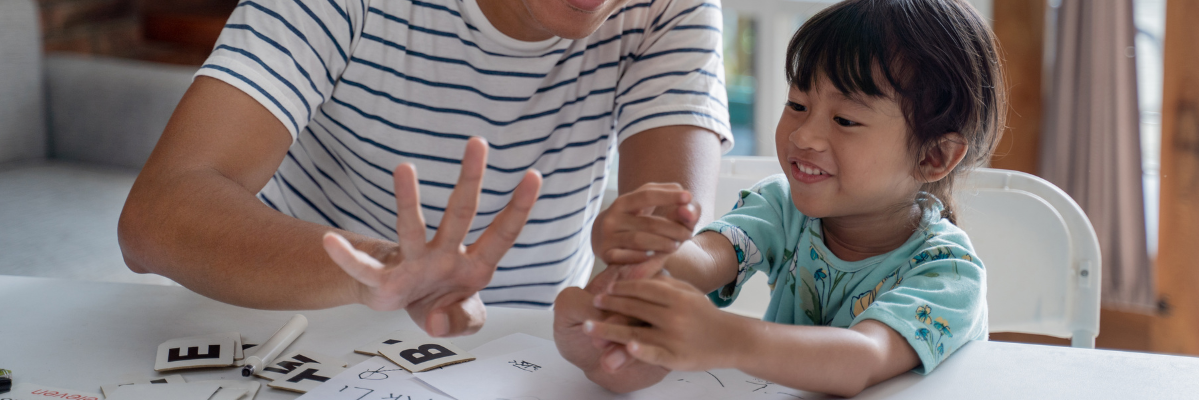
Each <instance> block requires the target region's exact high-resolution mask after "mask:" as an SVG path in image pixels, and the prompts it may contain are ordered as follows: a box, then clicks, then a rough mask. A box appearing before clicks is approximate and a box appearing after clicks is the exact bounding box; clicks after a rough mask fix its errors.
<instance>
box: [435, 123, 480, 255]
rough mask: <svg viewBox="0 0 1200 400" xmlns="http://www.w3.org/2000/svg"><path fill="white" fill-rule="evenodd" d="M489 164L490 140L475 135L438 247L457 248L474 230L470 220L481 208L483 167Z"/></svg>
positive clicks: (448, 205)
mask: <svg viewBox="0 0 1200 400" xmlns="http://www.w3.org/2000/svg"><path fill="white" fill-rule="evenodd" d="M486 167H487V141H486V140H483V138H480V137H473V138H471V139H470V140H468V141H467V149H466V150H465V151H464V152H463V158H462V171H461V172H459V174H458V183H457V184H455V185H454V191H453V192H451V193H450V200H448V201H447V203H446V212H445V213H444V214H442V223H441V224H439V226H438V231H437V235H435V236H434V237H433V242H434V243H435V244H436V245H437V246H438V247H443V248H452V249H457V248H458V246H461V245H462V243H463V240H464V239H466V237H467V232H469V231H470V230H471V220H472V219H474V218H475V211H476V210H478V209H479V191H480V189H481V188H482V187H483V170H484V168H486Z"/></svg>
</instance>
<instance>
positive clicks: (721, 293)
mask: <svg viewBox="0 0 1200 400" xmlns="http://www.w3.org/2000/svg"><path fill="white" fill-rule="evenodd" d="M737 196H738V200H737V203H736V204H735V205H734V207H733V210H732V211H730V212H729V213H727V214H725V215H724V216H722V217H721V218H720V219H718V220H717V221H714V222H713V223H711V224H709V225H708V226H705V227H704V229H702V230H701V232H707V231H713V232H717V233H720V234H721V235H722V236H724V237H725V238H726V239H728V240H729V243H730V244H731V245H732V246H733V249H734V252H735V253H736V254H737V259H738V272H737V278H736V279H735V280H734V281H733V282H730V284H729V285H726V286H725V287H722V288H720V289H717V290H716V291H714V292H712V293H710V294H709V298H710V299H711V300H712V301H713V303H715V304H717V306H719V307H725V306H728V305H730V304H732V303H733V301H734V300H736V299H737V295H738V293H740V292H741V289H742V285H743V284H745V283H746V281H747V280H749V279H750V277H751V276H753V275H754V273H755V272H757V271H761V272H764V273H766V274H768V275H769V276H771V277H775V276H776V274H777V272H778V271H776V270H777V269H779V268H781V266H782V264H784V263H785V262H786V261H787V259H789V258H790V257H787V256H786V254H787V253H788V252H791V251H792V247H793V245H794V244H795V242H796V240H797V239H798V238H799V236H798V235H799V232H800V231H801V229H802V225H803V220H804V218H803V216H802V215H800V213H799V212H797V211H795V207H794V206H793V205H792V201H791V196H790V189H789V187H788V183H787V179H786V178H784V177H783V175H775V176H772V177H769V178H767V179H764V180H763V181H761V182H759V183H757V184H755V185H754V186H753V187H751V188H749V189H745V190H741V191H740V192H738V194H737Z"/></svg>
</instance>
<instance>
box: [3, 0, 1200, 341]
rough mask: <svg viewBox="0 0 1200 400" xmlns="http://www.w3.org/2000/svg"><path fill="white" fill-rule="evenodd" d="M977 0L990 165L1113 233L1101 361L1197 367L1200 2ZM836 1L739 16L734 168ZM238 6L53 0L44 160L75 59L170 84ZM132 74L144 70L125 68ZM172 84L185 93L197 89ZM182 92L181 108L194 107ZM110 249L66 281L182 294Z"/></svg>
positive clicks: (14, 214) (216, 0) (810, 0)
mask: <svg viewBox="0 0 1200 400" xmlns="http://www.w3.org/2000/svg"><path fill="white" fill-rule="evenodd" d="M969 2H970V3H971V4H972V5H973V6H975V7H976V8H977V9H978V10H979V12H980V14H981V15H982V16H983V17H984V18H985V19H986V20H987V21H988V22H989V23H990V24H991V25H992V27H993V29H994V30H995V32H996V35H997V38H998V41H999V44H1000V48H1001V51H1002V53H1003V58H1004V68H1005V71H1006V78H1007V86H1008V89H1009V102H1010V106H1011V109H1010V111H1009V114H1008V115H1009V120H1008V124H1007V125H1008V126H1007V129H1006V131H1005V133H1004V137H1003V139H1002V142H1001V144H1000V147H999V149H998V152H997V154H996V156H995V157H994V158H993V159H992V160H991V164H990V166H991V167H993V168H1004V169H1012V170H1018V171H1024V172H1028V173H1032V174H1035V175H1039V176H1041V177H1043V178H1045V179H1047V180H1049V181H1051V182H1053V183H1055V184H1056V185H1058V186H1059V187H1061V188H1063V189H1064V190H1065V191H1066V192H1067V193H1068V194H1070V195H1071V196H1072V197H1074V198H1075V200H1076V202H1078V203H1080V205H1081V207H1083V208H1084V210H1085V211H1086V212H1087V213H1088V215H1089V217H1090V218H1091V220H1092V224H1093V225H1094V226H1095V227H1096V230H1097V232H1098V233H1099V235H1100V241H1101V244H1102V251H1103V253H1104V266H1103V268H1104V272H1103V278H1104V282H1103V285H1104V286H1103V301H1104V308H1103V310H1102V314H1101V333H1100V336H1099V337H1098V338H1097V347H1099V348H1114V349H1127V350H1138V351H1153V352H1164V353H1177V354H1190V355H1196V354H1197V347H1198V344H1200V336H1198V334H1197V319H1198V314H1200V311H1198V310H1197V308H1198V304H1200V299H1198V298H1197V283H1198V281H1200V278H1198V276H1197V270H1198V265H1200V264H1198V258H1197V256H1198V248H1200V239H1198V238H1197V229H1198V228H1197V221H1198V217H1197V209H1198V206H1197V186H1198V183H1200V178H1198V176H1200V175H1198V174H1200V164H1198V162H1197V129H1198V128H1197V127H1198V125H1200V124H1198V122H1197V91H1198V82H1200V81H1198V80H1197V4H1196V1H1195V0H1097V1H1090V0H969ZM831 3H832V2H831V1H823V0H726V1H725V2H724V4H723V7H724V10H725V11H724V13H725V21H724V29H723V32H724V39H725V42H724V46H725V49H724V50H725V73H726V82H727V90H728V98H729V108H730V110H729V111H730V119H731V122H732V125H733V131H734V135H735V137H736V143H737V145H736V147H735V148H734V149H733V151H732V152H731V153H730V155H762V156H773V155H774V144H773V135H774V129H775V122H776V121H777V120H778V117H779V115H780V113H781V112H782V107H783V99H784V98H785V97H786V92H787V84H786V81H785V78H784V74H783V65H784V50H785V48H786V45H787V41H788V39H790V37H791V34H792V33H793V32H794V31H795V30H796V29H797V28H798V27H799V26H800V25H801V24H802V23H803V22H804V21H805V20H806V19H807V18H808V17H810V16H811V15H813V14H815V13H816V12H818V11H819V10H821V9H822V8H824V7H827V6H828V5H829V4H831ZM236 5H237V1H236V0H155V1H150V0H37V6H38V8H39V11H40V15H41V18H40V21H38V22H39V26H40V35H41V43H42V46H43V47H44V50H45V51H46V52H47V54H48V55H53V56H50V57H49V59H48V61H47V64H48V67H47V68H48V71H51V72H49V73H50V76H48V78H47V79H48V80H49V81H50V83H49V85H48V86H49V89H48V94H47V96H48V100H47V101H48V102H49V105H48V106H49V108H50V110H49V111H47V112H48V113H50V114H51V115H49V117H48V118H49V120H50V121H51V122H50V124H51V126H50V127H49V128H50V130H51V135H50V137H51V139H49V140H48V141H49V143H48V144H47V145H46V147H44V148H43V150H42V152H43V153H44V155H43V156H44V157H45V158H47V159H55V158H70V157H65V155H70V154H72V150H71V148H70V146H69V145H68V141H67V140H66V139H55V137H56V136H55V135H69V134H60V133H55V131H56V130H62V129H64V128H63V127H64V126H67V125H70V120H71V118H72V117H73V116H75V115H78V112H77V110H76V109H73V108H71V107H70V106H69V105H67V106H64V105H62V101H61V100H56V98H55V93H63V94H62V95H59V98H63V97H66V96H67V94H69V93H72V90H77V88H76V87H74V86H72V85H71V84H70V82H74V81H70V80H69V79H67V78H62V77H61V76H60V77H58V78H56V77H55V75H54V72H53V71H60V70H70V69H71V68H76V69H79V68H83V69H84V70H86V69H87V68H91V67H86V66H85V67H79V66H75V67H72V64H71V63H73V62H76V61H71V60H78V59H79V57H81V56H82V57H85V58H97V59H104V60H113V61H111V62H116V63H118V64H119V65H135V67H133V68H143V69H144V70H139V71H144V73H145V74H155V73H160V72H163V71H167V72H169V73H170V74H173V75H170V76H164V77H163V78H162V79H167V80H171V79H173V80H176V81H178V80H179V79H181V77H185V76H188V75H189V74H190V71H194V69H195V68H196V67H198V66H199V65H200V63H202V62H203V61H204V59H205V58H206V57H207V55H208V53H209V51H210V50H211V48H212V46H213V44H214V42H215V41H216V38H217V36H218V35H219V33H220V31H221V29H222V27H223V25H224V23H225V19H226V18H227V17H228V15H229V13H230V12H232V10H233V9H234V7H236ZM127 61H128V62H136V63H138V64H120V63H123V62H127ZM105 62H106V63H107V62H110V61H105ZM106 65H108V64H106ZM60 75H61V74H60ZM64 82H66V83H64ZM173 85H175V86H179V85H182V86H179V87H181V88H186V82H182V83H181V84H180V83H173ZM56 91H57V92H56ZM176 92H178V90H176ZM176 92H171V93H172V94H171V95H170V96H167V98H171V96H178V95H181V94H182V93H181V92H178V93H176ZM174 98H175V101H177V98H178V97H174ZM160 103H162V102H160ZM165 103H166V104H158V105H157V106H158V107H159V108H160V109H162V110H165V111H162V112H160V113H159V114H162V113H164V112H165V113H166V115H169V110H170V109H171V108H173V103H170V102H169V101H167V102H165ZM56 109H57V110H59V111H58V112H57V113H56V111H55V110H56ZM84 111H87V110H84ZM131 118H133V117H131ZM148 120H149V121H150V122H149V123H148V125H144V126H142V127H141V128H142V129H143V130H144V131H146V132H149V133H148V134H147V135H149V136H148V137H147V138H143V139H140V142H139V143H140V144H139V145H138V146H140V147H138V146H134V147H137V148H139V149H141V150H139V151H140V153H137V154H132V155H128V156H125V157H123V158H121V159H120V160H117V161H113V160H112V159H111V158H105V157H109V156H110V155H111V154H109V155H92V156H86V155H85V156H79V157H76V158H80V159H82V160H83V161H88V162H92V163H94V165H93V164H89V165H87V166H85V167H83V170H85V171H88V172H87V173H91V174H99V175H97V176H98V178H97V179H101V180H104V179H108V180H110V181H112V182H117V183H116V184H114V185H115V186H113V187H114V188H115V189H112V190H110V191H109V192H111V193H109V196H110V197H111V198H112V199H111V200H110V203H112V204H115V205H117V208H116V209H115V210H111V209H110V210H107V211H97V212H99V213H101V214H103V213H105V212H107V213H108V214H105V215H110V217H111V218H115V216H116V215H117V213H119V204H120V203H121V202H123V198H124V194H127V193H128V185H129V184H131V182H132V177H133V176H136V170H137V168H139V167H140V165H141V163H143V162H144V161H145V156H146V155H148V152H149V149H150V148H152V146H153V142H154V140H155V139H156V136H154V132H155V129H157V132H159V133H161V129H162V125H163V124H165V116H163V115H159V116H154V117H152V118H149V119H148ZM55 121H58V122H57V123H56V122H55ZM63 121H66V122H63ZM60 137H65V136H60ZM56 140H57V141H58V142H56ZM92 150H93V151H94V150H95V149H92ZM81 154H83V153H81ZM26 158H28V157H26ZM21 159H22V158H21V157H20V156H17V157H11V156H10V157H8V158H4V157H3V154H0V197H5V196H7V197H8V200H6V202H5V207H4V208H5V209H4V210H0V219H5V218H8V219H14V218H19V217H21V215H18V214H29V213H30V211H29V210H28V209H20V208H17V207H10V205H12V204H16V203H15V202H9V201H16V200H14V199H18V200H19V199H20V197H19V196H17V197H14V193H17V192H18V191H20V192H22V193H28V191H23V190H22V189H20V188H22V187H23V186H21V185H24V184H27V182H26V183H22V182H25V181H29V182H45V181H44V180H42V178H39V177H40V176H41V175H37V174H32V175H30V173H27V174H26V175H20V174H18V173H16V172H17V171H16V170H17V169H18V168H17V167H14V165H21V164H20V161H18V160H21ZM6 161H7V162H6ZM14 163H17V164H14ZM26 171H27V170H26ZM75 174H76V175H77V174H78V172H76V173H75ZM105 174H108V175H105ZM22 179H24V180H25V181H22ZM14 182H15V183H14ZM60 183H61V184H63V185H67V186H70V185H73V184H76V183H71V182H60ZM41 185H42V186H45V184H44V183H41ZM122 191H124V192H122ZM2 192H7V194H3V193H2ZM109 208H112V207H109ZM92 214H95V213H92ZM106 221H107V220H106ZM113 222H114V223H113V229H112V231H113V232H112V235H113V236H115V221H113ZM104 223H106V224H107V223H108V222H104ZM17 225H18V226H19V224H17ZM11 226H13V225H11V224H10V228H8V229H7V231H5V230H4V229H0V242H7V243H9V244H8V246H24V244H21V243H27V242H29V243H33V242H40V241H42V240H41V239H40V238H34V239H37V240H32V239H30V238H28V237H27V235H26V236H20V235H18V234H17V233H15V232H16V230H14V229H13V228H11ZM63 229H64V232H65V231H67V230H69V228H63ZM65 234H66V233H64V235H65ZM105 240H110V241H112V243H108V244H113V243H115V239H113V238H108V239H105ZM14 243H16V244H14ZM106 243H107V242H106ZM109 247H111V246H108V247H105V249H107V250H104V251H108V253H104V254H103V255H102V256H98V255H96V254H90V255H88V256H87V257H90V258H96V257H101V258H102V257H108V258H114V257H117V258H115V259H114V260H113V261H112V262H111V263H110V264H111V266H112V269H113V270H112V271H110V272H107V273H96V272H91V271H92V270H93V269H92V268H90V267H89V268H88V271H89V272H86V273H84V272H74V273H68V272H64V273H62V274H64V275H66V276H70V277H76V278H79V277H81V276H82V277H90V278H95V279H99V280H116V281H142V282H150V283H169V281H166V280H165V279H157V278H154V277H136V276H134V275H133V274H132V273H130V272H128V271H127V270H121V269H122V268H123V265H122V263H121V262H120V259H119V251H117V252H115V253H113V252H112V251H111V249H110V248H109ZM114 254H115V255H114ZM6 260H7V261H6ZM55 262H57V263H60V264H61V263H64V262H63V261H55ZM67 264H70V263H67ZM27 265H28V262H26V261H24V260H23V259H21V258H19V257H17V258H13V257H8V258H6V259H0V273H5V274H16V275H35V276H58V275H56V273H55V272H53V271H47V270H45V269H37V268H29V267H27ZM81 271H82V269H81ZM89 274H90V275H89ZM993 340H1013V341H1027V342H1036V343H1047V344H1063V345H1065V344H1067V341H1066V340H1060V339H1055V338H1049V337H1039V336H1033V335H1022V334H1006V333H998V334H993Z"/></svg>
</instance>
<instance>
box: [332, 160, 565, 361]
mask: <svg viewBox="0 0 1200 400" xmlns="http://www.w3.org/2000/svg"><path fill="white" fill-rule="evenodd" d="M486 166H487V142H486V141H484V140H483V139H482V138H472V139H471V140H469V141H467V148H466V151H465V152H464V154H463V159H462V172H461V173H460V175H459V178H458V183H457V184H456V185H455V187H454V191H453V192H452V193H451V194H450V199H449V202H448V204H447V206H446V211H445V214H444V215H443V217H442V222H441V224H440V226H439V227H438V231H437V234H436V235H434V238H433V240H431V241H426V240H425V219H424V217H422V215H421V208H420V207H421V203H420V197H419V195H418V193H419V189H418V186H417V171H416V168H414V167H413V166H412V164H407V163H405V164H401V165H400V166H397V167H396V170H395V173H394V174H393V177H394V180H395V185H396V234H397V237H398V242H397V244H396V247H395V248H394V250H393V251H391V252H390V253H389V254H388V255H386V256H385V257H383V259H381V260H377V259H375V258H373V257H371V256H370V255H368V254H366V253H364V252H362V251H359V250H357V249H355V248H354V247H353V246H351V245H350V243H349V242H348V241H346V239H344V238H342V237H341V236H340V235H338V234H336V233H333V232H329V233H327V234H325V238H324V246H325V250H326V252H328V253H329V257H330V258H332V259H333V261H334V262H335V263H337V264H338V266H340V267H342V269H343V270H345V271H346V273H347V274H349V275H350V276H352V277H354V279H355V280H357V281H358V282H359V283H360V289H361V290H360V291H359V292H360V296H359V301H360V302H361V303H363V304H366V305H367V306H368V307H371V308H372V309H374V310H381V311H389V310H397V309H401V308H403V309H406V310H407V311H408V313H409V316H410V317H412V319H413V321H414V322H416V323H417V325H418V326H420V327H421V329H424V330H425V332H426V333H428V334H430V335H431V336H435V337H445V336H457V335H466V334H471V333H474V332H476V331H478V330H479V328H481V327H482V326H483V322H484V320H485V319H486V318H487V314H486V311H485V310H484V307H483V303H482V302H481V301H480V300H479V294H478V292H479V291H480V290H481V289H483V288H485V287H487V284H488V282H490V281H491V280H492V275H493V274H494V273H495V271H496V265H497V264H498V263H499V262H500V258H501V257H503V256H504V254H505V253H506V252H507V251H508V249H509V248H511V247H512V245H513V243H515V242H516V240H517V235H518V234H520V233H521V229H522V228H523V227H524V226H525V221H526V219H527V218H528V217H529V212H530V210H531V209H532V208H533V204H534V202H535V201H536V200H537V195H538V191H539V190H540V188H541V184H542V178H541V174H539V173H538V172H537V171H533V170H530V171H528V172H526V173H525V177H524V178H523V179H522V180H521V183H520V184H518V185H517V187H516V189H515V190H514V191H513V197H512V200H510V201H509V203H508V206H507V207H505V209H504V210H503V211H501V212H500V213H498V214H497V215H496V218H495V219H494V220H493V221H492V224H491V226H489V227H488V229H487V230H485V231H484V232H483V234H482V235H480V237H479V239H478V240H476V241H475V243H473V244H471V245H470V246H465V245H464V244H463V241H464V240H465V238H466V236H467V233H468V232H469V231H470V228H471V220H472V219H474V217H475V212H476V210H477V209H478V206H479V194H480V190H481V188H482V186H483V172H484V168H485V167H486Z"/></svg>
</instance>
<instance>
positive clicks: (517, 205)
mask: <svg viewBox="0 0 1200 400" xmlns="http://www.w3.org/2000/svg"><path fill="white" fill-rule="evenodd" d="M541 188H542V174H541V173H540V172H538V171H535V170H529V171H527V172H525V177H524V178H523V179H521V183H519V184H517V188H516V189H513V197H512V200H510V201H509V202H508V205H507V206H505V207H504V210H501V211H500V213H499V214H496V219H494V220H492V225H491V226H489V227H488V228H487V230H485V231H483V234H482V235H479V240H476V241H475V243H473V244H471V248H470V251H471V253H473V254H475V257H476V260H479V262H481V263H483V264H484V265H489V266H493V267H494V266H496V264H499V263H500V258H502V257H504V253H507V252H508V249H509V248H511V247H512V246H513V243H516V242H517V236H519V235H520V234H521V229H522V228H524V227H525V221H527V220H528V219H529V212H530V211H532V210H533V204H534V203H535V202H537V197H538V191H540V190H541Z"/></svg>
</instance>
